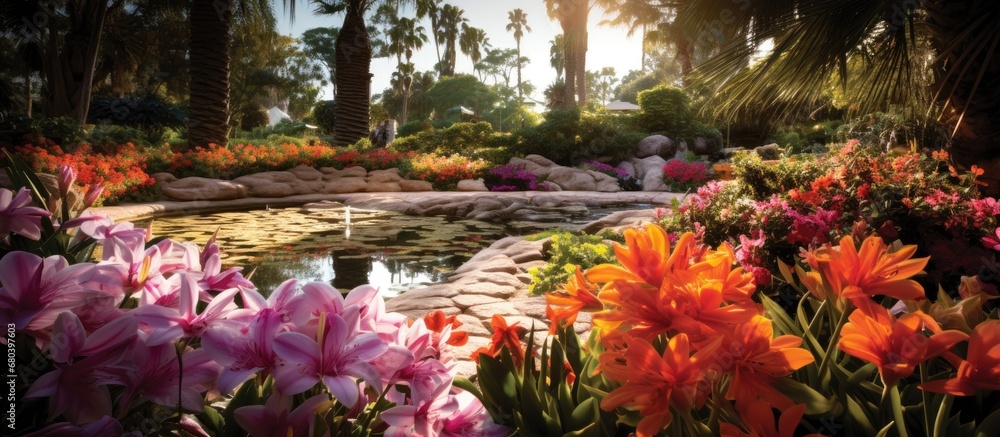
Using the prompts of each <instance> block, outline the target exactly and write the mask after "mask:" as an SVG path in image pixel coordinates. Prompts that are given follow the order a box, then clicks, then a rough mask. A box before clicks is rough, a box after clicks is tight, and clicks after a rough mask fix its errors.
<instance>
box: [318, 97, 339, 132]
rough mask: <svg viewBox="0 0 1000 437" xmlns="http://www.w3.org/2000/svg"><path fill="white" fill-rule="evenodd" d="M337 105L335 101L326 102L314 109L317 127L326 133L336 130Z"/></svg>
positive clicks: (320, 103)
mask: <svg viewBox="0 0 1000 437" xmlns="http://www.w3.org/2000/svg"><path fill="white" fill-rule="evenodd" d="M336 108H337V104H336V103H335V102H334V101H333V100H324V101H322V102H319V103H317V104H316V106H315V107H314V108H313V113H312V115H313V118H314V119H315V120H316V125H317V126H319V128H320V129H321V130H322V131H323V132H324V133H331V132H333V129H334V121H336V119H337V116H336V114H335V110H336Z"/></svg>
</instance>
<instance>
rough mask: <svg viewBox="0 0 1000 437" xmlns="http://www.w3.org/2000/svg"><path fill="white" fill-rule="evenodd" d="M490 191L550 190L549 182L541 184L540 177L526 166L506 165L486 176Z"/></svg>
mask: <svg viewBox="0 0 1000 437" xmlns="http://www.w3.org/2000/svg"><path fill="white" fill-rule="evenodd" d="M485 180H486V187H487V188H489V189H490V191H526V190H540V191H548V190H549V189H550V187H549V184H548V183H547V182H540V181H539V180H538V175H536V174H534V173H532V172H530V171H528V170H527V169H526V167H525V165H524V164H506V165H502V166H500V167H496V168H493V169H491V170H490V171H489V172H488V173H487V174H486V176H485Z"/></svg>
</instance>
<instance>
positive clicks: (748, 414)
mask: <svg viewBox="0 0 1000 437" xmlns="http://www.w3.org/2000/svg"><path fill="white" fill-rule="evenodd" d="M805 412H806V405H805V404H797V405H795V406H792V407H788V408H786V409H784V411H782V413H781V417H780V418H778V426H777V427H775V426H774V413H773V411H772V410H771V406H769V405H767V404H766V403H764V402H761V401H755V402H753V403H751V404H750V405H749V406H748V407H746V408H745V409H741V411H740V418H741V419H743V424H744V425H745V428H746V430H747V431H746V432H743V430H741V429H739V428H738V427H736V425H733V424H731V423H724V422H723V423H720V424H719V434H720V435H721V436H722V437H794V436H795V428H798V426H799V423H800V422H802V416H803V415H804V414H805ZM821 435H822V434H809V435H807V436H806V437H814V436H821Z"/></svg>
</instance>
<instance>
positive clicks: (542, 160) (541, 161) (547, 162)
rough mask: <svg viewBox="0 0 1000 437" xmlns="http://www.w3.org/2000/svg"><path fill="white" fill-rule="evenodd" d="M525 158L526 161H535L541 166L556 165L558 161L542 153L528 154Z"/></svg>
mask: <svg viewBox="0 0 1000 437" xmlns="http://www.w3.org/2000/svg"><path fill="white" fill-rule="evenodd" d="M524 159H525V160H526V161H531V162H533V163H535V164H538V166H540V167H555V166H556V163H554V162H552V161H551V160H550V159H548V158H546V157H544V156H541V155H528V156H525V157H524Z"/></svg>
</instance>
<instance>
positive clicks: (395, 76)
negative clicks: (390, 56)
mask: <svg viewBox="0 0 1000 437" xmlns="http://www.w3.org/2000/svg"><path fill="white" fill-rule="evenodd" d="M414 71H416V68H414V66H413V64H412V63H410V62H407V63H402V64H399V65H398V66H397V67H396V71H393V72H392V82H394V83H395V84H396V86H397V87H398V88H399V91H400V94H401V95H402V96H403V108H402V109H401V110H400V113H399V119H400V121H399V123H400V124H406V112H407V109H408V107H409V105H410V86H411V85H412V84H413V73H414Z"/></svg>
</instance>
